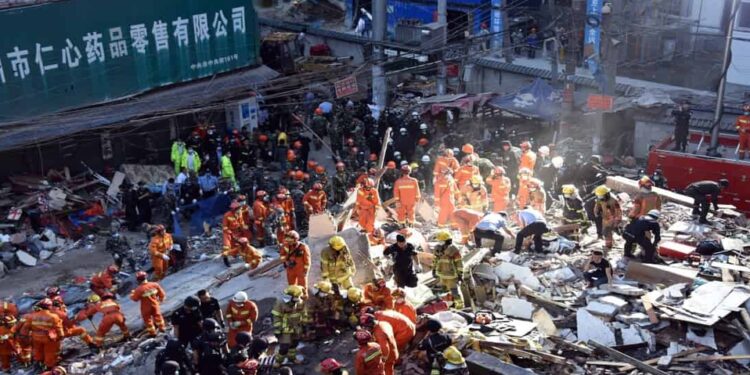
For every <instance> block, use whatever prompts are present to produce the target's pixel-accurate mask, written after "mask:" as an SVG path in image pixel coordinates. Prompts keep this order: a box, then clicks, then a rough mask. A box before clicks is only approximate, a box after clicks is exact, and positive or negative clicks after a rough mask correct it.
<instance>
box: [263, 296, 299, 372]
mask: <svg viewBox="0 0 750 375" xmlns="http://www.w3.org/2000/svg"><path fill="white" fill-rule="evenodd" d="M303 294H304V290H303V289H302V287H301V286H299V285H290V286H288V287H287V288H286V289H285V290H284V295H283V296H282V297H281V299H279V300H277V301H276V305H275V306H274V307H273V310H272V311H271V315H272V316H273V333H274V335H276V338H277V339H278V341H279V351H278V353H277V354H276V362H274V367H277V368H278V367H280V366H281V365H282V363H283V362H284V361H285V360H290V361H292V362H293V363H295V364H300V363H302V361H300V360H299V359H297V345H298V344H299V340H300V336H301V335H302V319H303V315H304V309H305V308H304V304H303V303H302V295H303Z"/></svg>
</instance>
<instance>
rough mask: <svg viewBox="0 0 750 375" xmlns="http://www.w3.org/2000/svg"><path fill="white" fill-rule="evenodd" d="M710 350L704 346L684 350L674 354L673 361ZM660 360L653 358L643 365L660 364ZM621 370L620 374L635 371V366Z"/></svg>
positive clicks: (628, 366)
mask: <svg viewBox="0 0 750 375" xmlns="http://www.w3.org/2000/svg"><path fill="white" fill-rule="evenodd" d="M709 349H711V348H708V347H705V346H704V347H700V348H691V349H687V350H683V351H681V352H679V353H675V354H673V355H672V360H674V359H675V358H681V357H686V356H689V355H691V354H695V353H700V352H705V351H706V350H709ZM659 358H661V357H656V358H651V359H648V360H645V361H643V363H645V364H647V365H655V364H657V363H659ZM619 370H620V372H628V371H633V370H635V366H633V365H627V366H623V367H621V368H620V369H619Z"/></svg>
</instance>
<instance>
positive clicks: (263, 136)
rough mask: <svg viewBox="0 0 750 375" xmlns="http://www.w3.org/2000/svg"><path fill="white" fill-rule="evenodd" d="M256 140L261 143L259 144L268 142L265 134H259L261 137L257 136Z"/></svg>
mask: <svg viewBox="0 0 750 375" xmlns="http://www.w3.org/2000/svg"><path fill="white" fill-rule="evenodd" d="M258 140H259V141H261V142H267V141H268V136H267V135H265V134H261V135H259V136H258Z"/></svg>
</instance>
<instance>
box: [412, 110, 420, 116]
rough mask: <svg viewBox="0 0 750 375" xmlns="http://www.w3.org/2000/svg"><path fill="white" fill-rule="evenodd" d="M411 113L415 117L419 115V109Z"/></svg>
mask: <svg viewBox="0 0 750 375" xmlns="http://www.w3.org/2000/svg"><path fill="white" fill-rule="evenodd" d="M411 115H412V116H413V117H419V112H417V111H414V112H412V113H411Z"/></svg>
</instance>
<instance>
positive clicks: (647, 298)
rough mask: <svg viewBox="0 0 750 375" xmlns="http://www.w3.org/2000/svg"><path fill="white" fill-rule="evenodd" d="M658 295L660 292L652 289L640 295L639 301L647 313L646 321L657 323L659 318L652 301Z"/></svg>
mask: <svg viewBox="0 0 750 375" xmlns="http://www.w3.org/2000/svg"><path fill="white" fill-rule="evenodd" d="M659 295H661V292H660V291H658V290H654V291H652V292H649V293H646V294H645V295H643V296H641V303H643V308H644V309H645V310H646V314H647V315H648V321H649V322H651V323H653V324H656V323H659V318H658V317H657V316H656V312H654V305H653V303H652V301H653V300H655V299H657V298H658V296H659Z"/></svg>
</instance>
